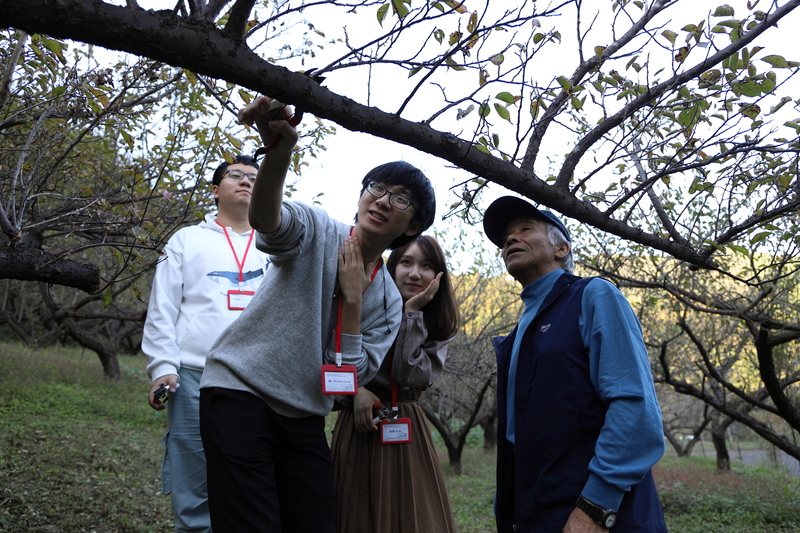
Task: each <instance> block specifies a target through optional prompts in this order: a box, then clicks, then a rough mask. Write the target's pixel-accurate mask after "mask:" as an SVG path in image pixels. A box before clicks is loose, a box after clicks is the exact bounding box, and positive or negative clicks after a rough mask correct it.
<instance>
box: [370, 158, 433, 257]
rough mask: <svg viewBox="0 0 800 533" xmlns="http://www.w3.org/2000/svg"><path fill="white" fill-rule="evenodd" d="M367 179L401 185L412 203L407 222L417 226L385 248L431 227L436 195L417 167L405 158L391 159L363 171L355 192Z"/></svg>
mask: <svg viewBox="0 0 800 533" xmlns="http://www.w3.org/2000/svg"><path fill="white" fill-rule="evenodd" d="M371 181H377V182H378V183H380V184H382V185H395V186H399V187H404V188H405V189H406V190H407V191H408V194H409V196H411V201H412V202H413V203H414V207H413V208H412V209H414V217H413V218H412V219H411V223H412V224H414V223H416V224H417V225H418V228H417V232H416V233H415V234H414V235H406V234H403V235H400V236H399V237H397V238H396V239H395V240H394V241H392V243H391V244H390V245H389V250H394V249H395V248H400V247H401V246H405V245H406V244H408V243H409V242H411V241H412V240H414V239H415V238H416V237H417V236H419V235H420V234H421V233H422V232H423V231H425V230H426V229H428V228H429V227H431V224H433V219H434V218H435V217H436V195H435V194H434V192H433V186H432V185H431V182H430V180H429V179H428V178H427V177H425V174H423V173H422V171H421V170H420V169H418V168H417V167H415V166H414V165H412V164H410V163H406V162H405V161H393V162H391V163H384V164H383V165H379V166H377V167H375V168H373V169H372V170H370V171H369V172H367V175H366V176H364V179H363V180H361V193H359V195H363V194H364V191H365V190H367V186H368V185H369V182H371ZM356 221H358V215H356Z"/></svg>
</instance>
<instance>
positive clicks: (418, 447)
mask: <svg viewBox="0 0 800 533" xmlns="http://www.w3.org/2000/svg"><path fill="white" fill-rule="evenodd" d="M399 404H400V405H399V410H400V416H401V417H408V418H410V419H411V436H412V440H411V442H407V443H402V444H381V442H380V436H379V434H378V432H377V431H370V432H367V433H360V432H358V431H356V429H355V425H354V424H353V408H352V406H348V407H346V408H344V409H342V410H341V411H340V412H339V418H338V419H337V421H336V426H335V428H334V430H333V440H332V442H331V448H332V452H333V467H334V479H335V483H336V524H337V531H338V532H339V533H452V532H454V531H455V521H454V520H453V513H452V511H451V510H450V501H449V500H448V498H447V489H446V487H445V484H444V476H443V475H442V469H441V466H440V465H439V459H438V457H437V456H436V450H435V448H434V446H433V439H432V437H431V431H430V428H429V427H428V420H427V419H426V418H425V413H424V412H423V411H422V408H421V407H420V406H419V405H418V404H417V402H415V401H400V402H399Z"/></svg>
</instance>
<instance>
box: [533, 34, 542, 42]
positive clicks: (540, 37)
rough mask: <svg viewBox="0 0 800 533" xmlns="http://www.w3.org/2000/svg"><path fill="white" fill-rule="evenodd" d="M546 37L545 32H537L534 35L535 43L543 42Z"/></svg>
mask: <svg viewBox="0 0 800 533" xmlns="http://www.w3.org/2000/svg"><path fill="white" fill-rule="evenodd" d="M544 38H545V34H544V33H535V34H534V35H533V44H539V43H540V42H542V41H543V40H544Z"/></svg>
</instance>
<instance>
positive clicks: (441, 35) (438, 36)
mask: <svg viewBox="0 0 800 533" xmlns="http://www.w3.org/2000/svg"><path fill="white" fill-rule="evenodd" d="M433 38H434V39H436V40H437V41H438V42H439V44H442V41H444V30H441V29H439V28H436V31H434V32H433Z"/></svg>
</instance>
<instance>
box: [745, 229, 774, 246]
mask: <svg viewBox="0 0 800 533" xmlns="http://www.w3.org/2000/svg"><path fill="white" fill-rule="evenodd" d="M770 235H772V232H771V231H762V232H761V233H757V234H755V235H753V236H752V237H750V244H758V243H759V242H761V241H763V240H764V239H766V238H767V237H769V236H770Z"/></svg>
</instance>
